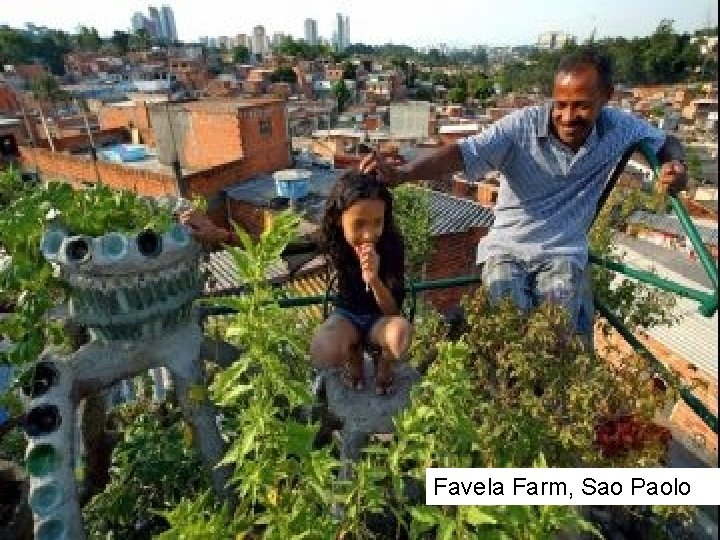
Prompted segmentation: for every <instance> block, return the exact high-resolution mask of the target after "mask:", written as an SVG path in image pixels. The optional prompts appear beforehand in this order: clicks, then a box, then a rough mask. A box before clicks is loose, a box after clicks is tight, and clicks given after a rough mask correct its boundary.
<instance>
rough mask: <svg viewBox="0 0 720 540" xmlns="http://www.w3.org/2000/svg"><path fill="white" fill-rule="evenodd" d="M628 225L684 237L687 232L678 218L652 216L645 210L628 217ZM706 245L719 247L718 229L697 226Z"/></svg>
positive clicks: (662, 215) (663, 215) (660, 215)
mask: <svg viewBox="0 0 720 540" xmlns="http://www.w3.org/2000/svg"><path fill="white" fill-rule="evenodd" d="M628 223H636V224H640V225H647V226H648V227H651V228H653V229H656V230H659V231H665V232H668V233H670V234H673V235H675V236H679V237H684V236H686V235H685V231H684V230H683V228H682V225H680V222H679V221H678V219H677V217H675V216H674V215H671V214H652V213H650V212H646V211H644V210H636V211H635V212H633V213H632V214H631V215H630V217H628ZM695 227H696V228H697V230H698V234H700V238H702V240H703V242H705V243H706V244H713V245H717V243H718V230H717V227H707V226H704V225H697V224H696V225H695Z"/></svg>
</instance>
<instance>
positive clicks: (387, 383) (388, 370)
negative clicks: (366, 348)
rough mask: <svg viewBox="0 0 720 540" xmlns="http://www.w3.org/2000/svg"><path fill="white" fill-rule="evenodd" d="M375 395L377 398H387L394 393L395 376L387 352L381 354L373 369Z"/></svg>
mask: <svg viewBox="0 0 720 540" xmlns="http://www.w3.org/2000/svg"><path fill="white" fill-rule="evenodd" d="M375 393H376V394H377V395H378V396H389V395H391V394H394V393H395V376H394V373H393V361H392V359H391V358H390V356H389V355H388V353H387V352H383V353H382V354H381V355H380V356H379V358H378V361H377V365H376V369H375Z"/></svg>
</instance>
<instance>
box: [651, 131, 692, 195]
mask: <svg viewBox="0 0 720 540" xmlns="http://www.w3.org/2000/svg"><path fill="white" fill-rule="evenodd" d="M658 158H659V159H660V163H662V167H661V168H660V177H659V178H658V184H657V189H658V190H660V191H662V192H667V193H669V194H670V195H677V194H678V193H679V192H680V191H682V190H684V189H686V188H687V184H688V174H687V162H686V154H685V148H684V147H683V145H682V143H681V142H680V139H678V138H677V137H675V136H674V135H670V134H668V135H667V136H666V137H665V143H663V145H662V146H661V147H660V151H659V152H658Z"/></svg>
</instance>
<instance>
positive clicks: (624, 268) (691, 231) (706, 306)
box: [590, 141, 718, 317]
mask: <svg viewBox="0 0 720 540" xmlns="http://www.w3.org/2000/svg"><path fill="white" fill-rule="evenodd" d="M633 149H637V150H639V151H640V152H641V153H642V154H643V155H644V156H645V158H646V159H647V160H648V163H649V164H650V167H651V168H652V171H653V176H654V180H655V181H657V179H658V178H659V176H660V163H659V161H658V159H657V156H655V153H654V152H653V150H652V148H650V146H649V144H648V143H647V142H645V141H641V142H640V143H639V144H637V145H636V146H635V147H634V148H631V149H630V150H631V151H632V150H633ZM668 199H669V201H670V205H671V207H672V210H673V212H674V213H675V215H676V216H677V218H678V221H679V222H680V225H681V227H682V228H683V231H684V232H685V234H686V235H687V237H688V239H689V240H690V243H691V244H692V246H693V248H694V249H695V253H697V255H698V259H700V262H701V264H702V266H703V268H704V269H705V272H706V273H707V275H708V277H709V278H710V282H711V283H712V288H713V292H712V293H707V292H705V291H701V290H698V289H692V288H690V287H685V286H683V285H680V284H678V283H675V282H673V281H670V280H667V279H663V278H660V277H658V276H657V275H655V274H653V273H652V272H646V271H644V270H639V269H637V268H633V267H631V266H628V265H626V264H623V263H618V262H616V261H611V260H608V259H603V258H600V257H596V256H594V255H592V254H591V255H590V261H591V262H593V263H594V264H597V265H599V266H603V267H605V268H608V269H609V270H613V271H615V272H620V273H622V274H625V275H627V276H629V277H632V278H634V279H637V280H638V281H642V282H644V283H648V284H650V285H652V286H654V287H657V288H659V289H662V290H665V291H668V292H672V293H674V294H677V295H679V296H682V297H685V298H690V299H692V300H696V301H697V302H698V303H699V306H698V310H699V311H700V313H701V314H702V315H704V316H705V317H712V316H713V315H714V314H715V312H716V311H717V306H718V269H717V264H716V263H715V261H714V260H713V258H712V255H711V254H710V252H709V251H708V249H707V247H706V246H705V244H704V243H703V241H702V239H701V238H700V234H699V233H698V231H697V229H696V228H695V225H694V224H693V222H692V220H691V219H690V216H689V215H688V213H687V210H685V207H684V206H683V204H682V202H681V201H680V200H679V199H678V198H677V197H676V196H675V195H668Z"/></svg>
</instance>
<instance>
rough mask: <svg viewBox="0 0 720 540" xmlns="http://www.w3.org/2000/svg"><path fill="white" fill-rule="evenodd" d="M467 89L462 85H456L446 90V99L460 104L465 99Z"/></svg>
mask: <svg viewBox="0 0 720 540" xmlns="http://www.w3.org/2000/svg"><path fill="white" fill-rule="evenodd" d="M467 96H468V94H467V90H465V88H464V87H462V86H456V87H454V88H451V89H450V90H449V91H448V99H449V100H450V101H452V102H453V103H458V104H462V103H465V101H467Z"/></svg>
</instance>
